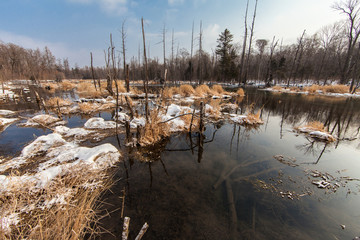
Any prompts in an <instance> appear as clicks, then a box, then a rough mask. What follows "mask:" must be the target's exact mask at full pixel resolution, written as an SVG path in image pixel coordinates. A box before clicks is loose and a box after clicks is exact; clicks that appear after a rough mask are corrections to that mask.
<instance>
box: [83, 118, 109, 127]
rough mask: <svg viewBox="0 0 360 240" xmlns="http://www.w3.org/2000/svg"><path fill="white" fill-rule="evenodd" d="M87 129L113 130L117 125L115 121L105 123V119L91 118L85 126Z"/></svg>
mask: <svg viewBox="0 0 360 240" xmlns="http://www.w3.org/2000/svg"><path fill="white" fill-rule="evenodd" d="M84 127H85V128H87V129H113V128H116V123H115V122H113V121H105V120H104V119H103V118H99V117H95V118H90V119H89V120H87V122H86V123H85V124H84Z"/></svg>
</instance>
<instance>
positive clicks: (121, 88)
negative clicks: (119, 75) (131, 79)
mask: <svg viewBox="0 0 360 240" xmlns="http://www.w3.org/2000/svg"><path fill="white" fill-rule="evenodd" d="M116 83H117V85H118V90H119V93H124V92H126V88H125V86H124V81H122V80H117V81H116ZM112 88H113V89H114V92H116V84H115V82H114V81H113V82H112Z"/></svg>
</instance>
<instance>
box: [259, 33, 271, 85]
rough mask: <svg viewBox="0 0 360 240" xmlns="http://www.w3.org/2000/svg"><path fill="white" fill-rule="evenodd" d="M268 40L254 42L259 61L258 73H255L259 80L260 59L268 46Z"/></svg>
mask: <svg viewBox="0 0 360 240" xmlns="http://www.w3.org/2000/svg"><path fill="white" fill-rule="evenodd" d="M268 42H269V41H268V40H266V39H258V40H256V47H257V48H258V49H259V61H258V71H257V79H258V80H260V79H261V77H260V75H261V74H260V71H261V67H262V57H263V55H264V51H265V47H266V45H268Z"/></svg>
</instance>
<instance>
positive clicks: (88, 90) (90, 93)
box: [76, 81, 105, 98]
mask: <svg viewBox="0 0 360 240" xmlns="http://www.w3.org/2000/svg"><path fill="white" fill-rule="evenodd" d="M76 89H77V92H78V94H79V96H80V97H84V98H98V97H101V96H104V95H105V91H104V88H101V89H96V88H95V86H94V84H93V83H92V82H90V81H82V82H80V83H79V84H78V85H77V86H76Z"/></svg>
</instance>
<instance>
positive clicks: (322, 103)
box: [243, 90, 360, 145]
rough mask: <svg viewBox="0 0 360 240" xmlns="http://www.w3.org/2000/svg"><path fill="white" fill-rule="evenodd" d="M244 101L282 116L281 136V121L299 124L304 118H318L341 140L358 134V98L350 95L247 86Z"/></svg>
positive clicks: (307, 119)
mask: <svg viewBox="0 0 360 240" xmlns="http://www.w3.org/2000/svg"><path fill="white" fill-rule="evenodd" d="M246 102H255V103H256V107H258V108H260V107H262V106H264V110H265V111H269V112H270V113H271V114H274V115H278V116H280V117H281V122H280V138H282V135H283V134H282V133H283V130H282V129H283V126H284V124H289V125H292V126H299V125H302V124H304V123H306V122H312V121H319V122H321V123H324V126H325V129H326V130H327V131H329V132H330V133H331V134H332V135H335V136H337V137H338V141H337V143H336V145H338V144H339V143H340V141H341V140H352V139H354V138H357V137H359V132H360V127H359V122H360V108H359V105H360V101H359V99H353V98H334V97H317V96H306V95H300V94H297V95H296V94H285V93H284V94H277V93H271V92H262V91H255V90H250V91H249V94H247V98H246V101H243V104H246Z"/></svg>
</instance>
